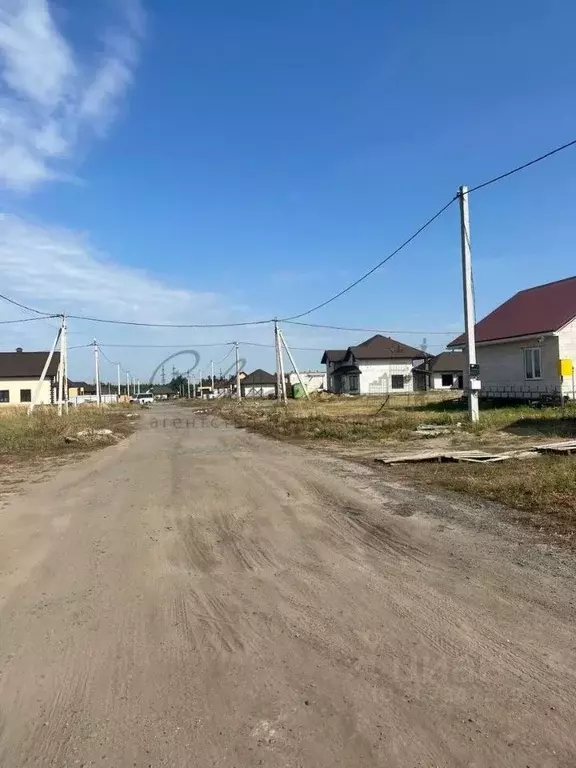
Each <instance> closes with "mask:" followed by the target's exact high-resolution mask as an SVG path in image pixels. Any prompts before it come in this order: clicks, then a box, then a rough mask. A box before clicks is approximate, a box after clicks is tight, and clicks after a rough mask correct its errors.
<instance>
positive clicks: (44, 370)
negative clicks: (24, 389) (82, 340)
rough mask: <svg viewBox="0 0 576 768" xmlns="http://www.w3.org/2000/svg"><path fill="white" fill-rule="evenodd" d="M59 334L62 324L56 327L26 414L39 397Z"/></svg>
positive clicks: (60, 333) (32, 408)
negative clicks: (54, 335)
mask: <svg viewBox="0 0 576 768" xmlns="http://www.w3.org/2000/svg"><path fill="white" fill-rule="evenodd" d="M61 335H62V326H60V328H58V333H57V334H56V338H55V339H54V342H53V344H52V347H51V348H50V352H49V353H48V357H47V358H46V362H45V363H44V368H42V373H41V374H40V378H39V379H38V383H37V384H36V389H35V390H34V395H33V397H32V402H31V403H30V405H29V406H28V416H30V415H31V413H32V411H33V410H34V407H35V406H36V405H37V404H38V400H39V399H40V393H41V391H42V384H43V383H44V379H45V378H46V374H47V373H48V368H49V367H50V363H51V362H52V358H53V357H54V352H55V351H56V347H57V346H58V342H59V341H60V336H61ZM51 399H52V398H51Z"/></svg>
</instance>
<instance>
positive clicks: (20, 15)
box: [0, 0, 144, 192]
mask: <svg viewBox="0 0 576 768" xmlns="http://www.w3.org/2000/svg"><path fill="white" fill-rule="evenodd" d="M119 5H120V6H121V8H122V12H121V14H120V15H119V19H118V24H117V26H116V27H110V28H109V29H106V30H104V31H103V38H102V39H103V40H104V43H103V45H102V53H101V55H100V57H99V61H98V63H97V64H96V65H95V66H93V67H88V66H87V65H86V64H85V63H84V62H83V61H82V60H81V57H80V56H78V55H77V54H76V53H75V52H74V50H73V49H72V47H71V45H70V44H69V43H68V41H67V40H66V39H65V38H64V37H63V35H62V34H61V32H60V30H59V29H58V27H57V25H56V23H55V20H54V16H53V13H52V9H51V6H50V3H49V0H0V80H1V85H2V87H1V89H0V90H1V93H0V183H2V184H3V185H4V186H6V187H8V188H10V189H13V190H17V191H21V192H25V191H29V190H31V189H33V188H35V187H37V186H38V185H40V184H41V183H43V182H45V181H48V180H51V179H59V178H64V177H65V175H66V174H65V163H66V161H70V160H71V159H72V156H73V153H74V149H75V148H76V147H77V144H78V141H79V140H80V138H81V137H83V136H85V135H90V134H96V135H102V134H103V133H104V132H105V130H106V128H107V127H108V125H109V123H110V121H111V120H112V118H113V117H114V114H115V111H116V108H117V104H118V101H119V99H120V98H121V96H122V95H123V93H124V92H125V91H126V88H127V87H128V86H129V84H130V82H131V81H132V73H133V70H134V67H135V66H136V63H137V57H138V44H139V41H140V39H141V37H142V34H143V29H144V17H143V12H142V10H141V7H140V5H139V2H138V0H122V2H120V3H119Z"/></svg>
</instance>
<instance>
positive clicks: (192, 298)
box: [0, 213, 335, 381]
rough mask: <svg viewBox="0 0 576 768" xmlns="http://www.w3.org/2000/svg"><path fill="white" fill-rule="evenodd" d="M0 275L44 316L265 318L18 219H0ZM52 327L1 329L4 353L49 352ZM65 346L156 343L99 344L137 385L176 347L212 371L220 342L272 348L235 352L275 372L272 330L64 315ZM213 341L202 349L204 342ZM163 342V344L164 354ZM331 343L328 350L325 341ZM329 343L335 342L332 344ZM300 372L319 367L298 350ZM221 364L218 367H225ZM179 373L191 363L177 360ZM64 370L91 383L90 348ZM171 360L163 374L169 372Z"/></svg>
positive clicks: (7, 291) (108, 371)
mask: <svg viewBox="0 0 576 768" xmlns="http://www.w3.org/2000/svg"><path fill="white" fill-rule="evenodd" d="M0 273H1V274H2V289H1V293H3V294H4V295H6V296H9V297H10V298H11V299H14V300H16V301H18V302H20V303H22V304H25V305H27V306H29V307H35V308H37V309H39V310H42V311H45V312H54V313H60V312H64V311H66V312H67V313H69V314H74V315H83V316H90V317H104V318H107V319H115V320H128V321H139V322H152V323H180V324H191V323H234V322H241V321H243V320H253V319H254V316H255V315H256V314H259V313H260V312H262V313H263V314H264V316H266V315H267V314H270V315H271V314H272V313H271V312H267V311H266V309H265V308H264V309H263V308H262V307H261V306H260V309H259V310H255V309H254V308H252V307H250V306H247V305H246V304H239V302H238V301H237V300H235V299H234V298H233V297H230V296H227V295H224V294H222V293H217V292H210V291H201V290H194V289H192V288H187V287H182V286H181V285H177V286H174V285H169V284H167V283H166V282H164V281H162V280H160V279H158V278H157V277H155V276H153V275H150V274H149V273H147V272H146V271H144V270H140V269H137V268H134V267H131V266H127V265H121V264H119V263H117V262H116V261H114V260H112V259H110V258H108V257H107V256H106V255H104V254H102V253H100V252H99V251H98V250H97V249H96V248H95V247H94V246H93V245H92V244H91V243H90V242H89V240H88V239H87V238H86V237H85V236H83V235H81V234H79V233H76V232H72V231H70V230H66V229H57V228H50V227H45V226H42V225H40V224H36V223H30V222H28V221H26V220H24V219H22V218H20V217H18V216H14V215H11V214H1V213H0ZM31 316H33V315H31V314H30V313H28V312H25V311H23V310H21V309H19V308H17V307H14V306H13V305H11V304H7V303H5V302H3V301H0V321H1V320H8V319H10V320H12V319H20V318H26V317H31ZM57 323H58V321H57V320H56V319H54V320H49V321H47V320H44V319H43V320H40V321H38V322H25V323H22V324H20V323H19V324H14V325H0V328H1V329H2V343H1V344H0V349H1V350H2V351H5V350H9V349H15V348H16V347H18V346H22V347H24V348H25V349H27V350H31V349H46V348H47V347H48V346H49V345H50V343H51V341H52V339H53V337H54V333H55V327H56V325H57ZM69 328H70V340H69V343H70V345H71V346H76V345H85V344H87V343H89V342H90V341H91V340H92V339H93V338H94V337H97V338H98V340H99V341H100V342H101V343H102V344H104V345H106V344H110V345H111V344H136V345H160V346H159V347H158V348H155V349H144V348H142V349H141V348H135V349H131V348H128V347H126V348H124V347H122V348H114V347H106V346H105V347H104V351H105V353H106V354H107V355H108V357H109V358H110V359H111V360H119V361H120V362H121V363H122V365H123V366H124V368H127V369H129V370H131V371H132V372H133V373H134V374H135V375H137V376H140V377H141V379H142V380H143V381H144V380H145V379H146V377H147V376H149V375H150V373H151V372H152V371H153V370H154V368H155V367H156V366H157V365H158V363H159V362H160V361H161V360H162V359H163V358H165V357H167V356H168V355H169V354H171V353H172V352H176V351H177V350H178V348H180V349H198V351H199V353H200V354H201V358H202V359H201V364H200V368H201V369H206V368H209V362H210V360H211V359H213V360H219V359H221V358H222V357H223V356H224V355H225V354H226V352H227V349H229V347H226V346H218V345H219V344H221V343H222V342H230V341H232V340H234V339H238V340H240V341H245V342H256V343H257V344H267V345H270V347H269V348H264V347H259V346H250V345H244V346H241V348H240V356H241V357H242V358H244V357H245V358H246V359H247V363H246V368H247V369H249V370H253V369H254V368H258V367H263V368H266V369H268V370H273V369H274V365H275V363H274V350H273V348H272V344H273V332H272V327H271V326H270V325H257V326H246V327H240V328H230V327H229V328H211V329H161V328H145V327H133V326H122V325H109V324H100V323H90V322H85V321H79V320H74V319H71V320H70V323H69ZM286 333H287V336H288V338H289V340H290V343H292V344H293V345H294V346H306V347H309V346H316V344H315V343H314V342H315V341H316V340H315V339H314V334H313V333H311V332H310V331H309V330H308V329H299V328H296V327H291V328H290V329H286ZM205 344H208V345H212V344H213V345H214V346H210V347H205V346H204V345H205ZM162 345H166V346H165V348H161V347H162ZM328 346H330V344H328ZM332 346H335V344H334V343H332ZM295 354H297V359H298V360H299V362H300V364H301V365H302V367H303V368H307V367H317V366H318V364H319V354H318V353H316V352H296V353H295ZM232 362H233V355H231V356H229V357H228V358H227V361H226V363H225V364H224V363H223V364H222V365H217V366H216V371H217V372H218V371H219V370H220V368H222V370H227V368H228V365H229V364H231V363H232ZM175 363H176V365H177V366H178V367H180V369H181V370H184V369H185V367H186V366H188V365H190V364H191V360H190V359H186V358H184V359H177V360H176V361H175ZM70 364H71V374H72V376H73V377H75V378H90V377H91V376H92V371H93V360H92V355H91V350H90V349H75V350H73V352H71V358H70ZM102 365H103V375H104V376H105V377H108V378H111V379H112V380H114V379H115V375H116V369H115V367H114V366H111V365H110V364H109V363H108V362H107V361H106V360H105V359H103V360H102ZM171 366H172V363H170V364H169V365H168V367H167V375H170V373H171Z"/></svg>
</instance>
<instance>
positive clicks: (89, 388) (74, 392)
mask: <svg viewBox="0 0 576 768" xmlns="http://www.w3.org/2000/svg"><path fill="white" fill-rule="evenodd" d="M95 394H96V384H88V383H87V382H85V381H70V379H68V397H81V396H82V395H95Z"/></svg>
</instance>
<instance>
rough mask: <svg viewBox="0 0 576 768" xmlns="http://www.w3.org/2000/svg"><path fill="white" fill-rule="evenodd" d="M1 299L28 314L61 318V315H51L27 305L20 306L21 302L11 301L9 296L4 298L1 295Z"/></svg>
mask: <svg viewBox="0 0 576 768" xmlns="http://www.w3.org/2000/svg"><path fill="white" fill-rule="evenodd" d="M0 299H2V301H7V302H8V303H9V304H13V305H14V306H15V307H20V309H25V310H26V311H27V312H34V314H36V315H44V317H47V318H48V317H60V315H55V314H50V313H49V312H42V311H41V310H39V309H34V308H33V307H28V306H27V305H26V304H20V302H19V301H15V300H14V299H9V298H8V296H4V295H3V294H1V293H0Z"/></svg>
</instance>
